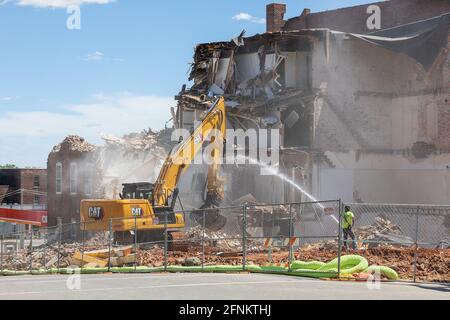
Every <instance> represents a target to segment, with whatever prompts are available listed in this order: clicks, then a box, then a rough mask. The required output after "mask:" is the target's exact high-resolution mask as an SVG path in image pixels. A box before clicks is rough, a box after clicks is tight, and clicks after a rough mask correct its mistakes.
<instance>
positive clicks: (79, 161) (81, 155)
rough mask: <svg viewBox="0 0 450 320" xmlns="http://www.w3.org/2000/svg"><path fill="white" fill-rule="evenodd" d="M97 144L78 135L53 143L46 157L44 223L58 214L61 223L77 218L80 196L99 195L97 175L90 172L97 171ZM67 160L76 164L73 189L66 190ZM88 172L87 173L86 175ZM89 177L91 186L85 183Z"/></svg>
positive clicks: (52, 221) (51, 220) (69, 167)
mask: <svg viewBox="0 0 450 320" xmlns="http://www.w3.org/2000/svg"><path fill="white" fill-rule="evenodd" d="M96 152H97V147H96V146H94V145H92V144H90V143H88V142H86V141H85V140H84V139H83V138H81V137H78V136H69V137H67V138H65V139H64V141H63V142H62V143H60V144H58V145H56V146H55V147H54V148H53V150H52V151H51V153H50V154H49V156H48V161H47V174H48V182H47V198H48V200H47V202H48V225H49V226H55V225H57V222H58V218H61V219H62V222H63V223H70V222H72V221H74V220H75V221H79V219H80V203H81V200H83V199H88V198H96V196H99V195H101V194H99V184H98V182H99V180H100V179H99V178H98V176H95V177H92V175H96V174H98V171H97V167H96V165H97V154H96ZM71 164H75V165H76V171H77V176H76V181H77V184H76V192H71V190H70V170H71ZM57 165H61V168H62V180H61V192H59V191H58V190H57V186H56V185H57V183H56V172H57ZM89 176H90V177H89ZM88 181H92V185H91V186H87V185H86V183H87V182H88Z"/></svg>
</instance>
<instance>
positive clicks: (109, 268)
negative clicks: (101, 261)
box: [108, 219, 113, 272]
mask: <svg viewBox="0 0 450 320" xmlns="http://www.w3.org/2000/svg"><path fill="white" fill-rule="evenodd" d="M112 225H113V221H112V219H109V237H108V272H111V252H112V237H113V230H112V229H113V228H112Z"/></svg>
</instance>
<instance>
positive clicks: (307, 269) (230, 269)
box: [0, 255, 398, 281]
mask: <svg viewBox="0 0 450 320" xmlns="http://www.w3.org/2000/svg"><path fill="white" fill-rule="evenodd" d="M338 266H339V259H334V260H333V261H331V262H329V263H323V262H319V261H310V262H303V261H294V262H293V263H292V264H291V268H290V270H289V269H288V268H285V267H279V266H255V265H249V266H247V267H246V268H245V271H247V272H252V273H271V274H283V275H286V274H287V275H291V276H298V277H306V278H317V279H325V278H327V279H328V278H332V279H334V278H338V277H339V274H338V272H339V271H338V269H339V268H338ZM108 271H109V272H112V273H161V272H165V271H167V272H172V273H183V272H186V273H236V272H242V271H243V267H242V266H222V265H217V266H204V267H200V266H198V267H180V266H168V267H167V268H164V267H156V268H152V267H122V268H118V267H115V268H111V269H109V270H108V268H84V269H83V270H80V269H78V270H73V269H64V268H62V269H59V270H58V269H56V268H54V269H49V270H36V271H33V272H31V274H33V275H40V274H74V273H77V272H78V273H82V274H100V273H106V272H108ZM376 272H377V273H379V274H380V275H383V276H385V277H386V278H388V279H389V280H392V281H396V280H398V274H397V272H395V270H393V269H391V268H388V267H380V266H372V267H370V268H369V263H368V261H367V260H366V259H365V258H364V257H361V256H356V255H349V256H343V257H341V259H340V275H353V274H357V273H367V274H373V273H376ZM26 274H30V272H27V271H22V272H20V271H19V272H15V271H4V272H3V273H1V274H0V275H5V276H17V275H26Z"/></svg>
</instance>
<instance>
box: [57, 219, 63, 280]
mask: <svg viewBox="0 0 450 320" xmlns="http://www.w3.org/2000/svg"><path fill="white" fill-rule="evenodd" d="M58 238H59V239H58V255H57V268H58V273H59V267H60V266H61V264H60V263H61V242H62V220H61V218H58Z"/></svg>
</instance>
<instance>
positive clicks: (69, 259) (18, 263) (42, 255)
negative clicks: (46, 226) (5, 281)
mask: <svg viewBox="0 0 450 320" xmlns="http://www.w3.org/2000/svg"><path fill="white" fill-rule="evenodd" d="M106 237H107V236H106V235H97V236H96V237H93V238H90V239H89V240H87V241H86V243H85V245H84V246H83V244H82V243H81V242H68V243H62V244H61V245H58V241H57V240H56V239H53V240H50V237H49V241H48V242H47V244H45V245H42V246H40V247H34V248H33V250H31V249H30V248H26V249H23V250H20V249H19V250H17V251H14V252H10V253H7V252H3V261H2V266H3V269H6V270H29V269H30V262H32V264H33V265H32V267H33V270H39V269H51V268H57V267H58V260H59V267H60V268H66V267H68V266H73V265H74V260H73V257H74V255H75V254H76V253H77V252H82V251H83V250H84V251H85V252H89V251H91V250H98V249H99V248H104V247H107V246H106V244H107V243H108V242H107V240H106V239H107V238H106ZM5 243H7V240H5ZM58 252H59V255H58ZM58 257H59V259H58ZM75 265H78V264H77V263H75Z"/></svg>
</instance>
